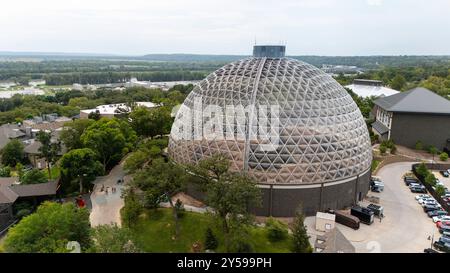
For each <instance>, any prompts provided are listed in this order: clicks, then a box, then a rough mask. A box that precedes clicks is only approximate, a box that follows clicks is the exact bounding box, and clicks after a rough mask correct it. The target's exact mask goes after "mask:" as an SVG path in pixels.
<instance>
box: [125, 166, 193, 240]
mask: <svg viewBox="0 0 450 273" xmlns="http://www.w3.org/2000/svg"><path fill="white" fill-rule="evenodd" d="M133 184H134V185H137V187H138V188H139V189H141V190H143V191H147V190H151V191H152V194H153V195H159V196H161V195H164V196H165V197H166V198H167V199H168V202H169V204H170V207H171V209H172V215H173V219H174V223H175V238H178V236H179V209H178V207H177V206H175V204H174V202H173V200H172V198H173V197H174V195H175V194H177V193H178V192H180V191H181V190H182V189H183V187H184V169H183V168H182V167H181V166H179V165H177V164H175V163H172V162H164V160H163V159H155V160H153V162H152V164H151V165H150V166H149V167H148V168H146V169H145V170H143V171H140V172H138V173H137V174H136V175H135V177H134V179H133Z"/></svg>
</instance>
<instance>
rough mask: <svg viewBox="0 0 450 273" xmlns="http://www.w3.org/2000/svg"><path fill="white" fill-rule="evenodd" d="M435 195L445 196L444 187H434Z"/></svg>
mask: <svg viewBox="0 0 450 273" xmlns="http://www.w3.org/2000/svg"><path fill="white" fill-rule="evenodd" d="M436 194H437V195H438V196H443V195H444V194H445V187H444V186H442V185H438V186H437V187H436Z"/></svg>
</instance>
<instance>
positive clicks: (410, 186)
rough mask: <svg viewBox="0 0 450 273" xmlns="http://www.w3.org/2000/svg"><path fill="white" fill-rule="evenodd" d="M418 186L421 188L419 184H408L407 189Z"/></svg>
mask: <svg viewBox="0 0 450 273" xmlns="http://www.w3.org/2000/svg"><path fill="white" fill-rule="evenodd" d="M420 186H422V184H419V183H410V184H409V188H412V187H420Z"/></svg>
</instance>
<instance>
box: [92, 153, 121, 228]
mask: <svg viewBox="0 0 450 273" xmlns="http://www.w3.org/2000/svg"><path fill="white" fill-rule="evenodd" d="M123 162H124V161H122V162H121V163H120V164H118V165H117V166H115V167H114V168H113V169H112V170H111V171H110V173H109V174H108V175H107V176H102V177H97V179H96V180H95V181H94V182H93V183H94V184H95V185H94V190H93V191H92V194H91V202H92V211H91V214H90V216H89V220H90V222H91V225H92V226H93V227H95V226H98V225H106V224H117V225H118V226H121V220H120V209H121V208H122V207H123V206H124V201H123V199H122V198H121V195H122V188H123V185H117V181H118V180H119V179H122V178H124V180H125V183H126V182H127V180H128V177H125V172H124V171H123ZM102 187H104V190H103V191H102V190H101V189H102ZM112 187H115V188H116V192H114V193H113V192H112ZM106 190H107V191H106Z"/></svg>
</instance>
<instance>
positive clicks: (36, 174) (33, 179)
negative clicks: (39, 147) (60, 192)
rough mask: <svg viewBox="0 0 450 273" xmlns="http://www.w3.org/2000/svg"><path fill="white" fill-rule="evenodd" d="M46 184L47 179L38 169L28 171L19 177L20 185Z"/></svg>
mask: <svg viewBox="0 0 450 273" xmlns="http://www.w3.org/2000/svg"><path fill="white" fill-rule="evenodd" d="M46 182H48V180H47V177H46V176H45V174H44V173H43V172H41V171H40V170H38V169H32V170H29V171H28V172H25V173H24V174H23V175H22V176H21V177H20V183H21V184H40V183H46Z"/></svg>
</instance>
